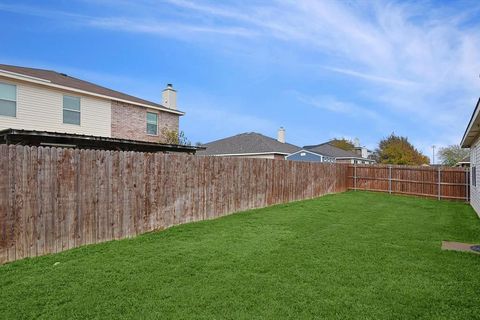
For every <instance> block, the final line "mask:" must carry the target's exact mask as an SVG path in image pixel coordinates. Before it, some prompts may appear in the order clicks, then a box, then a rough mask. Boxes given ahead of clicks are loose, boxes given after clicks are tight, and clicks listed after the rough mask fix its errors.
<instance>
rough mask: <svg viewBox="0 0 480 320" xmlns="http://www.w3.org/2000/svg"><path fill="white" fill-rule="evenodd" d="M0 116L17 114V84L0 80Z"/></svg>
mask: <svg viewBox="0 0 480 320" xmlns="http://www.w3.org/2000/svg"><path fill="white" fill-rule="evenodd" d="M0 116H7V117H16V116H17V86H15V85H13V84H7V83H2V82H0Z"/></svg>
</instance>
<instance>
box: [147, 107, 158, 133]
mask: <svg viewBox="0 0 480 320" xmlns="http://www.w3.org/2000/svg"><path fill="white" fill-rule="evenodd" d="M147 134H150V135H153V136H156V135H158V114H156V113H153V112H147Z"/></svg>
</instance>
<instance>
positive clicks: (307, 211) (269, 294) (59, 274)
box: [0, 192, 480, 319]
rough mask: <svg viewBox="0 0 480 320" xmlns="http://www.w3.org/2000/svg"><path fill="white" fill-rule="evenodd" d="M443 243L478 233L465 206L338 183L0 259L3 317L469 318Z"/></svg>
mask: <svg viewBox="0 0 480 320" xmlns="http://www.w3.org/2000/svg"><path fill="white" fill-rule="evenodd" d="M442 240H457V241H465V242H480V221H479V219H478V218H477V216H476V215H475V213H474V212H473V210H472V209H471V208H470V206H468V205H466V204H464V203H455V202H446V201H436V200H425V199H418V198H413V197H402V196H390V195H388V194H376V193H367V192H347V193H343V194H337V195H330V196H325V197H322V198H318V199H315V200H310V201H303V202H296V203H292V204H289V205H281V206H274V207H270V208H266V209H260V210H253V211H249V212H244V213H240V214H235V215H232V216H228V217H224V218H221V219H217V220H213V221H204V222H200V223H192V224H187V225H183V226H178V227H175V228H171V229H169V230H166V231H163V232H158V233H151V234H147V235H143V236H140V237H137V238H135V239H130V240H122V241H113V242H109V243H105V244H100V245H93V246H87V247H83V248H79V249H74V250H71V251H68V252H64V253H61V254H57V255H51V256H46V257H40V258H35V259H27V260H23V261H18V262H15V263H11V264H7V265H4V266H0V288H1V290H0V318H4V319H17V318H19V319H21V318H24V319H31V318H41V319H92V318H100V319H121V318H128V319H155V318H177V319H188V318H203V319H214V318H216V319H224V318H229V319H232V318H240V319H242V318H243V319H252V318H268V319H277V318H292V319H293V318H313V317H316V318H327V319H475V318H477V319H478V318H480V255H474V254H469V253H458V252H446V251H441V250H440V245H441V241H442ZM57 262H59V264H56V263H57ZM55 264H56V265H55Z"/></svg>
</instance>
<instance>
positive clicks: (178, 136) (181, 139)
mask: <svg viewBox="0 0 480 320" xmlns="http://www.w3.org/2000/svg"><path fill="white" fill-rule="evenodd" d="M162 136H163V139H162V143H166V144H180V145H184V146H190V145H191V144H192V143H191V142H190V140H188V139H187V137H186V136H185V132H183V131H180V132H178V131H177V130H169V129H168V128H163V129H162Z"/></svg>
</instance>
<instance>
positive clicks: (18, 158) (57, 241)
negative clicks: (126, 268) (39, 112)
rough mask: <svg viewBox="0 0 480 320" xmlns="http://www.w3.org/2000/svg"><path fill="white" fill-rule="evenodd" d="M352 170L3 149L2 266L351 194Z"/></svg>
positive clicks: (0, 163)
mask: <svg viewBox="0 0 480 320" xmlns="http://www.w3.org/2000/svg"><path fill="white" fill-rule="evenodd" d="M346 172H347V167H346V166H345V165H340V164H318V163H305V162H291V161H282V160H267V159H240V158H215V157H196V156H187V155H174V154H160V153H156V154H152V153H138V152H118V151H98V150H97V151H95V150H78V149H75V150H74V149H60V148H48V147H45V148H44V147H38V148H37V147H28V146H6V145H0V263H4V262H8V261H14V260H17V259H21V258H24V257H34V256H40V255H44V254H48V253H54V252H60V251H63V250H66V249H70V248H75V247H78V246H82V245H86V244H91V243H98V242H103V241H108V240H112V239H122V238H125V237H130V236H135V235H138V234H141V233H144V232H148V231H152V230H158V229H163V228H167V227H169V226H173V225H177V224H181V223H185V222H190V221H198V220H205V219H211V218H215V217H220V216H224V215H227V214H229V213H233V212H237V211H241V210H247V209H252V208H260V207H265V206H269V205H273V204H279V203H286V202H289V201H294V200H302V199H308V198H313V197H317V196H321V195H324V194H327V193H335V192H342V191H346V190H347V185H346V180H347V179H346Z"/></svg>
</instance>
